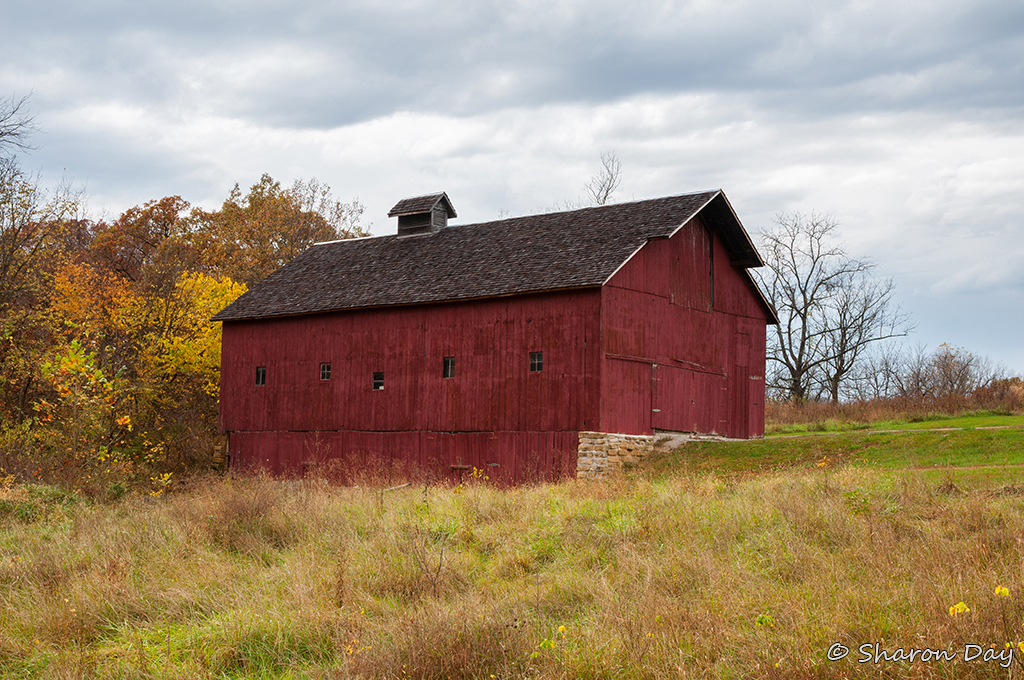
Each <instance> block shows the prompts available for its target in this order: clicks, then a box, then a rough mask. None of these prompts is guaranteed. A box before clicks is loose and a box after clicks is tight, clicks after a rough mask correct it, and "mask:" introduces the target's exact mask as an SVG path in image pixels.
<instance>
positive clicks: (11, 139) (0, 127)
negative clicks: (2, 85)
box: [0, 96, 36, 154]
mask: <svg viewBox="0 0 1024 680" xmlns="http://www.w3.org/2000/svg"><path fill="white" fill-rule="evenodd" d="M27 103H28V97H27V96H25V97H21V98H20V99H18V98H16V97H11V98H10V99H7V100H0V153H8V154H9V153H10V152H13V151H15V150H21V151H24V150H26V149H30V148H31V147H30V146H29V144H28V136H29V135H30V134H32V133H33V132H35V130H36V128H35V125H34V123H33V116H31V115H30V114H29V113H28V111H27V110H26V109H27Z"/></svg>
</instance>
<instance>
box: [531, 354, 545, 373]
mask: <svg viewBox="0 0 1024 680" xmlns="http://www.w3.org/2000/svg"><path fill="white" fill-rule="evenodd" d="M543 370H544V352H530V373H540V372H541V371H543Z"/></svg>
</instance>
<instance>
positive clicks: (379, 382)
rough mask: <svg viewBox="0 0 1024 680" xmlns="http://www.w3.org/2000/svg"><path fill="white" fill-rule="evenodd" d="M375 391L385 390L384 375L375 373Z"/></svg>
mask: <svg viewBox="0 0 1024 680" xmlns="http://www.w3.org/2000/svg"><path fill="white" fill-rule="evenodd" d="M373 389H375V390H382V389H384V374H383V373H374V374H373Z"/></svg>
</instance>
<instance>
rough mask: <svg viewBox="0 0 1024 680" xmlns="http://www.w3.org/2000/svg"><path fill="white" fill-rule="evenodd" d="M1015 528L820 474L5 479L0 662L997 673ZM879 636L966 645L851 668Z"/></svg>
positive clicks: (296, 671) (1009, 608)
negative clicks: (523, 481)
mask: <svg viewBox="0 0 1024 680" xmlns="http://www.w3.org/2000/svg"><path fill="white" fill-rule="evenodd" d="M826 472H827V484H825V483H823V480H822V476H823V475H824V474H826ZM389 488H390V487H389ZM381 499H383V500H381ZM1022 519H1024V501H1022V498H1021V497H1020V496H1019V495H1015V494H1003V495H999V494H992V493H980V492H969V493H963V494H945V493H940V492H938V491H937V490H936V489H935V488H934V486H933V485H932V484H931V483H928V482H925V481H924V480H923V479H922V478H921V477H917V476H914V475H909V474H900V473H895V474H881V473H879V472H876V471H869V470H863V469H856V468H849V467H842V466H839V467H834V466H829V467H828V469H827V470H826V471H824V472H823V470H822V469H819V468H817V467H816V466H815V465H814V464H809V465H807V466H805V467H803V468H800V469H795V470H790V471H787V472H782V473H780V472H773V473H768V474H762V475H758V476H755V477H748V478H731V479H722V478H718V477H715V476H714V475H709V474H701V475H667V476H664V477H662V478H660V479H657V480H652V479H643V478H637V479H619V480H614V481H610V482H607V483H605V482H597V483H575V482H573V483H567V484H561V485H555V486H536V487H528V488H519V489H511V490H500V489H495V488H492V487H489V486H486V485H480V484H469V485H464V486H463V487H462V488H461V489H459V490H458V492H456V491H455V490H453V489H450V488H443V487H415V488H414V487H404V488H400V489H395V490H393V491H389V492H387V493H386V494H383V495H381V494H380V493H379V489H377V488H368V487H363V488H338V487H332V486H330V485H327V484H323V483H320V482H303V483H296V482H276V481H272V480H269V479H261V478H254V479H210V480H203V481H199V482H196V483H193V484H192V485H191V487H190V488H189V489H188V490H187V491H180V492H177V493H172V494H170V495H165V496H162V497H159V498H149V497H136V498H131V499H125V500H122V501H120V502H118V503H113V504H96V503H94V502H91V501H89V500H86V499H83V498H81V497H79V496H76V495H73V494H72V495H69V494H66V493H63V492H59V491H55V490H53V489H51V488H49V487H31V486H20V485H16V484H10V485H5V486H4V487H3V488H0V527H2V534H0V584H2V588H3V592H4V598H5V605H6V606H5V607H4V608H3V609H2V610H0V669H2V672H0V675H3V677H13V678H36V677H39V678H43V677H46V678H49V677H95V678H122V677H152V678H182V677H205V676H211V675H212V676H215V677H231V678H262V677H296V678H298V677H314V678H371V677H372V678H489V677H491V676H493V677H495V678H518V677H524V676H531V677H550V678H564V677H591V678H602V677H603V678H647V677H654V678H657V677H679V676H687V677H690V676H698V677H740V676H743V677H779V678H781V677H876V676H878V675H879V674H883V675H885V676H886V677H907V678H910V677H914V678H917V677H953V676H956V677H964V676H974V677H990V676H997V675H999V673H1002V675H1001V676H1000V677H1006V672H1007V671H1006V670H1004V669H1002V668H1001V667H1000V666H999V665H998V662H997V661H992V662H991V663H985V662H984V661H983V658H982V657H983V656H984V654H985V651H984V650H994V652H993V654H995V653H997V652H998V653H1005V652H1006V650H1010V649H1011V648H1012V649H1016V650H1017V651H1015V652H1014V653H1015V654H1016V655H1017V656H1016V657H1015V659H1024V651H1021V649H1020V648H1018V647H1017V645H1019V643H1021V642H1022V641H1024V606H1022V604H1024V597H1019V594H1020V593H1022V592H1024V585H1022V584H1024V542H1022V541H1021V539H1020V536H1019V534H1020V527H1021V526H1022ZM1004 589H1005V590H1004ZM960 603H963V604H962V606H960ZM951 607H952V610H951ZM951 611H952V613H951ZM867 643H871V644H874V643H878V644H879V645H880V647H879V649H881V650H882V651H886V650H888V651H889V652H893V650H896V649H901V648H902V649H911V648H918V649H920V648H925V647H927V648H935V649H939V648H942V649H954V650H959V651H960V656H959V658H958V659H957V660H954V661H949V662H942V663H938V662H936V663H923V662H921V660H920V658H916V660H914V661H905V660H904V661H901V662H899V663H895V662H893V663H889V662H887V661H884V660H883V661H879V662H878V663H866V664H861V663H858V662H857V660H858V658H859V655H858V654H857V653H856V652H857V650H858V648H859V646H860V645H863V644H867ZM835 644H840V645H843V646H845V647H846V648H848V649H849V650H851V653H850V655H849V657H847V658H844V659H842V660H836V661H830V660H829V659H828V658H827V654H828V650H829V649H830V647H831V646H833V645H835ZM966 645H981V647H980V649H982V654H981V656H980V657H978V659H977V660H975V661H970V662H965V661H964V659H963V650H964V649H965V646H966ZM1007 645H1010V646H1009V647H1008V646H1007ZM972 649H973V648H972ZM893 653H895V652H893ZM1015 663H1016V661H1015ZM1014 669H1015V670H1014V671H1013V672H1014V673H1020V672H1022V671H1024V669H1022V668H1020V666H1019V665H1017V666H1014Z"/></svg>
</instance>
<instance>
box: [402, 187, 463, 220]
mask: <svg viewBox="0 0 1024 680" xmlns="http://www.w3.org/2000/svg"><path fill="white" fill-rule="evenodd" d="M441 200H443V201H444V207H445V210H446V211H447V212H448V217H449V218H451V217H458V215H457V214H455V208H453V207H452V202H451V200H450V199H449V198H448V194H446V193H445V192H443V191H442V192H440V193H437V194H427V195H426V196H413V197H411V198H403V199H402V200H401V201H399V202H398V203H396V204H395V207H394V208H392V209H391V210H389V211H388V217H397V216H398V215H415V214H417V213H425V212H430V211H431V210H433V209H434V206H435V205H437V202H438V201H441Z"/></svg>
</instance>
